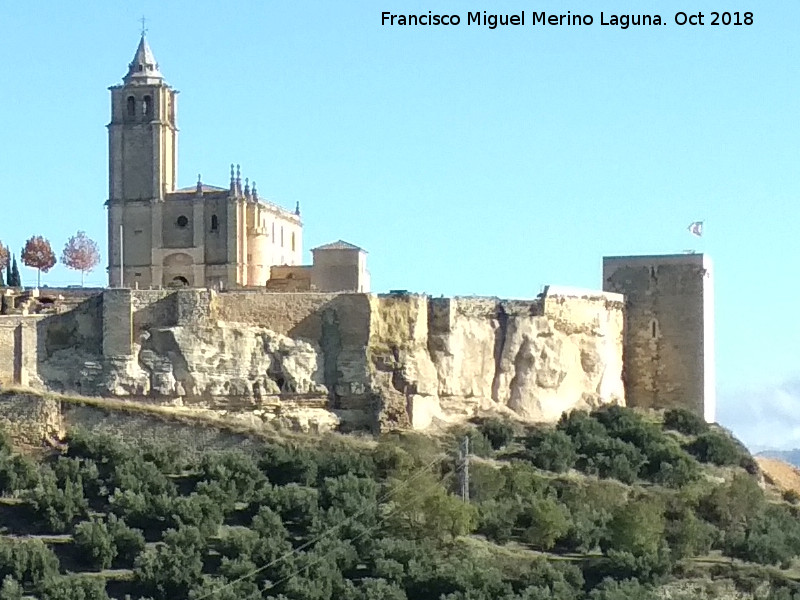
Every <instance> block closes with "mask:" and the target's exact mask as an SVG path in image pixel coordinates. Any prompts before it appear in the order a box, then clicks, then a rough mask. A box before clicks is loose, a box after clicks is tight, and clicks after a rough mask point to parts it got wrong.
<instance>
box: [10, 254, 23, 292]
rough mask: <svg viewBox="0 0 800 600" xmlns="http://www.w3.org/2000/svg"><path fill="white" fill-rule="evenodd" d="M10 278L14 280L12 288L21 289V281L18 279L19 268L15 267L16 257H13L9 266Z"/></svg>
mask: <svg viewBox="0 0 800 600" xmlns="http://www.w3.org/2000/svg"><path fill="white" fill-rule="evenodd" d="M11 277H12V279H14V287H20V288H21V287H22V279H20V277H19V267H17V257H16V256H15V257H14V264H13V265H12V266H11Z"/></svg>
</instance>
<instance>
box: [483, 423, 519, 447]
mask: <svg viewBox="0 0 800 600" xmlns="http://www.w3.org/2000/svg"><path fill="white" fill-rule="evenodd" d="M478 431H480V432H481V433H482V434H483V435H484V437H486V439H487V440H489V443H490V444H491V445H492V448H493V449H495V450H500V449H501V448H504V447H505V446H507V445H508V444H510V443H511V442H513V441H514V437H516V433H517V432H516V428H515V427H514V425H513V424H512V423H511V422H510V421H507V420H504V419H498V418H497V417H491V418H489V419H486V420H485V421H483V422H482V423H481V424H480V425H478Z"/></svg>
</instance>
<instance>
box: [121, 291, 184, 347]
mask: <svg viewBox="0 0 800 600" xmlns="http://www.w3.org/2000/svg"><path fill="white" fill-rule="evenodd" d="M131 302H132V310H133V330H134V335H135V336H136V337H138V335H139V334H140V333H141V332H142V331H145V330H147V329H150V328H151V327H173V326H175V325H177V324H178V320H177V314H178V309H177V305H176V296H175V291H174V290H135V291H133V292H132V294H131Z"/></svg>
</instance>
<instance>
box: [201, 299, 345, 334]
mask: <svg viewBox="0 0 800 600" xmlns="http://www.w3.org/2000/svg"><path fill="white" fill-rule="evenodd" d="M336 296H337V295H336V294H317V293H273V292H266V291H263V290H238V291H229V292H223V293H220V294H217V295H216V296H215V297H214V300H213V302H212V318H214V319H218V320H220V321H229V322H235V323H246V324H248V325H258V326H259V327H267V328H268V329H271V330H272V331H274V332H275V333H280V334H282V335H289V336H292V337H302V338H306V339H314V340H316V339H319V332H320V330H321V321H320V320H319V317H320V315H321V313H322V309H323V307H324V306H326V305H327V304H328V303H330V302H331V301H332V300H333V299H334V298H336Z"/></svg>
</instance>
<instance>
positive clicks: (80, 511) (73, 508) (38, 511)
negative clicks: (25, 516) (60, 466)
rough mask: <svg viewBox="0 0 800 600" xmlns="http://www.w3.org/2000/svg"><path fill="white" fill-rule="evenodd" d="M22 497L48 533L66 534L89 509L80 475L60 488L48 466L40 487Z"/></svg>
mask: <svg viewBox="0 0 800 600" xmlns="http://www.w3.org/2000/svg"><path fill="white" fill-rule="evenodd" d="M22 498H23V500H24V501H25V503H26V504H27V506H28V509H29V510H30V511H31V512H32V513H33V514H34V515H35V516H36V517H37V519H38V520H39V521H40V522H41V523H42V524H43V525H44V526H45V527H46V528H47V529H46V531H47V532H48V533H53V532H54V533H66V532H67V531H69V529H70V528H71V527H72V525H73V523H75V522H76V521H77V520H79V519H82V518H85V517H86V516H87V514H88V510H89V502H88V501H87V500H86V498H85V496H84V494H83V481H82V480H81V478H80V476H79V477H78V478H77V479H76V480H73V479H68V480H66V481H65V482H64V483H63V486H60V484H59V482H58V481H57V480H56V476H55V474H54V473H53V471H52V470H51V469H50V468H49V467H47V466H46V465H44V466H43V467H42V469H41V471H40V479H39V483H38V485H37V486H36V487H35V488H33V489H31V490H27V491H26V492H25V493H24V494H23V495H22Z"/></svg>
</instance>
